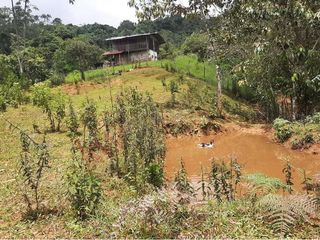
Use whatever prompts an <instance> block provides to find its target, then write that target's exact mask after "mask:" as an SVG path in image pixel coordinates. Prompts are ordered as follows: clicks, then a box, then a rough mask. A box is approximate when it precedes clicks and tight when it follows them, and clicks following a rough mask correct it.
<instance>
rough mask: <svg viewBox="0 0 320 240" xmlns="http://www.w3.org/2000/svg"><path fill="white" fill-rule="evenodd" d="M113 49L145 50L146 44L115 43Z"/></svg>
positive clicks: (127, 50)
mask: <svg viewBox="0 0 320 240" xmlns="http://www.w3.org/2000/svg"><path fill="white" fill-rule="evenodd" d="M114 49H116V50H118V51H126V52H130V51H139V50H146V49H148V46H147V44H146V43H128V44H116V45H115V46H114Z"/></svg>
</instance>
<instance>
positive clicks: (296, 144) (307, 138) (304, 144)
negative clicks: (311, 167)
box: [291, 133, 314, 150]
mask: <svg viewBox="0 0 320 240" xmlns="http://www.w3.org/2000/svg"><path fill="white" fill-rule="evenodd" d="M313 143H314V137H313V134H312V133H306V134H304V136H302V138H301V139H297V138H296V139H294V140H293V141H292V142H291V148H292V149H293V150H297V149H302V148H308V145H309V146H310V144H313Z"/></svg>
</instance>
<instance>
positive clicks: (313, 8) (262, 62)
mask: <svg viewBox="0 0 320 240" xmlns="http://www.w3.org/2000/svg"><path fill="white" fill-rule="evenodd" d="M129 5H130V6H134V7H136V9H137V16H138V17H139V18H141V19H153V18H158V17H161V16H164V15H170V14H171V15H172V14H177V13H180V14H182V15H184V16H190V15H195V14H196V15H198V16H201V17H202V19H206V26H205V30H206V32H207V34H208V36H209V41H208V45H209V56H210V57H211V58H214V60H215V61H216V63H217V64H218V65H220V66H221V68H220V69H223V65H224V64H222V63H224V62H226V61H227V62H229V63H230V64H232V66H233V67H235V68H234V70H235V71H234V73H235V74H236V75H237V77H238V79H239V78H240V79H239V80H241V81H242V82H244V83H245V85H246V86H247V87H249V88H251V89H252V91H253V92H254V97H255V100H258V102H259V103H260V104H261V106H262V107H263V110H264V112H265V116H266V118H267V119H269V120H273V119H274V118H276V117H278V116H279V114H280V113H282V114H283V112H284V109H280V110H281V111H280V112H279V99H282V101H283V102H284V103H283V104H284V105H285V104H290V105H291V110H290V111H289V114H288V113H287V114H285V117H290V118H291V119H293V120H294V119H296V118H302V117H304V116H306V115H308V114H311V113H313V111H314V109H315V108H316V106H317V105H319V89H318V87H317V86H318V84H317V83H316V84H315V82H317V81H319V80H318V79H319V77H318V76H319V70H318V69H317V68H315V66H317V65H319V63H318V61H319V59H320V58H319V54H320V52H319V50H320V46H319V40H318V39H319V37H320V35H319V34H320V31H319V21H318V19H319V10H320V3H319V1H315V0H310V1H290V0H272V1H271V0H267V1H250V0H237V1H234V0H201V1H199V0H191V1H189V2H188V4H186V5H182V4H179V3H178V2H177V1H174V0H168V1H151V0H131V1H130V2H129ZM310 83H312V84H310Z"/></svg>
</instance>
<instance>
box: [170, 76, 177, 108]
mask: <svg viewBox="0 0 320 240" xmlns="http://www.w3.org/2000/svg"><path fill="white" fill-rule="evenodd" d="M178 92H179V85H178V84H177V82H176V81H175V80H171V81H170V93H171V102H172V104H175V102H176V93H178Z"/></svg>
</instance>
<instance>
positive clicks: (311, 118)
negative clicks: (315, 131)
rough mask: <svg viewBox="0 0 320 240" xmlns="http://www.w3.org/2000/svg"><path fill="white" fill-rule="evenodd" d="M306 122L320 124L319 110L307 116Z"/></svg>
mask: <svg viewBox="0 0 320 240" xmlns="http://www.w3.org/2000/svg"><path fill="white" fill-rule="evenodd" d="M306 122H308V123H313V124H320V112H317V113H315V114H314V115H313V116H309V117H307V119H306Z"/></svg>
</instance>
